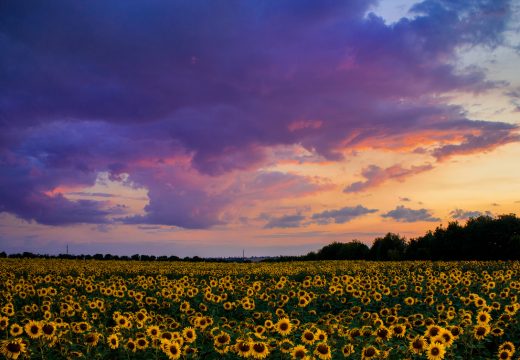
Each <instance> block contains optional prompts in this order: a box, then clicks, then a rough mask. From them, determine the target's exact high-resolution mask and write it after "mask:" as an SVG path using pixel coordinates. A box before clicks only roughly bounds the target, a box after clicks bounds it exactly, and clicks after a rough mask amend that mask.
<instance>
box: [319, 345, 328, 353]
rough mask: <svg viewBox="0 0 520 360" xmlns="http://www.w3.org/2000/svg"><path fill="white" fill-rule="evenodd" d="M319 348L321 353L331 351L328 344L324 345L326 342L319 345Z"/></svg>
mask: <svg viewBox="0 0 520 360" xmlns="http://www.w3.org/2000/svg"><path fill="white" fill-rule="evenodd" d="M317 350H318V352H319V353H320V354H328V353H329V347H328V346H327V345H324V344H320V345H318V348H317Z"/></svg>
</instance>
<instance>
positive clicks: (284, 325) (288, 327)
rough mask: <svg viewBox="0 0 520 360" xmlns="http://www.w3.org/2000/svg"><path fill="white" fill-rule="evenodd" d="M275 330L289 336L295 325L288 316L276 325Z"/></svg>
mask: <svg viewBox="0 0 520 360" xmlns="http://www.w3.org/2000/svg"><path fill="white" fill-rule="evenodd" d="M274 328H275V330H276V331H277V332H278V333H279V334H280V335H282V336H287V335H289V334H290V333H291V331H292V328H293V325H292V323H291V320H289V319H288V318H282V319H280V320H278V322H277V323H276V324H275V325H274Z"/></svg>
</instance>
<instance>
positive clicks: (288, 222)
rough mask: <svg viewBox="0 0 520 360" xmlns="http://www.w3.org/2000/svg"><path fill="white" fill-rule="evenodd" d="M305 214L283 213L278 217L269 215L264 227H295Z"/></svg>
mask: <svg viewBox="0 0 520 360" xmlns="http://www.w3.org/2000/svg"><path fill="white" fill-rule="evenodd" d="M304 219H305V216H303V215H301V214H294V215H283V216H280V217H271V218H269V221H268V222H267V223H266V224H265V225H264V229H273V228H297V227H300V226H301V225H302V221H303V220H304Z"/></svg>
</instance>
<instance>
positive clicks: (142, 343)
mask: <svg viewBox="0 0 520 360" xmlns="http://www.w3.org/2000/svg"><path fill="white" fill-rule="evenodd" d="M135 347H136V348H137V349H139V350H144V349H146V348H147V347H148V340H146V338H144V337H143V338H139V339H137V340H136V341H135Z"/></svg>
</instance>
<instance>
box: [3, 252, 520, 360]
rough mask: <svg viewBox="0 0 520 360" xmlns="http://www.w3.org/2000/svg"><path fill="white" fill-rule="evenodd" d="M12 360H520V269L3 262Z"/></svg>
mask: <svg viewBox="0 0 520 360" xmlns="http://www.w3.org/2000/svg"><path fill="white" fill-rule="evenodd" d="M0 280H1V282H0V331H2V339H1V340H0V354H1V356H2V357H3V358H8V359H75V358H78V359H79V358H83V359H127V360H128V359H241V358H244V359H265V358H268V359H344V358H347V359H367V360H368V359H428V360H438V359H519V358H520V357H519V352H520V350H518V349H517V348H518V347H519V346H520V325H519V313H520V312H519V310H520V304H519V302H518V292H519V289H520V263H519V262H421V261H415V262H364V261H317V262H292V263H275V264H273V263H253V264H238V263H204V262H202V263H187V262H157V261H156V262H138V261H96V260H89V261H82V260H58V259H50V260H49V259H47V260H45V259H32V260H29V259H2V260H0Z"/></svg>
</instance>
